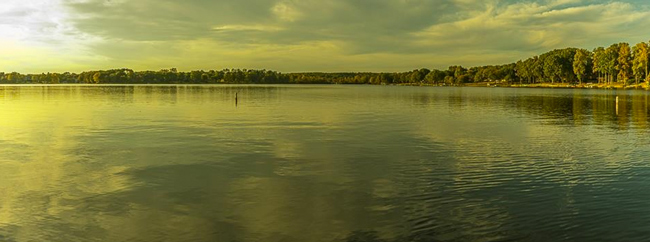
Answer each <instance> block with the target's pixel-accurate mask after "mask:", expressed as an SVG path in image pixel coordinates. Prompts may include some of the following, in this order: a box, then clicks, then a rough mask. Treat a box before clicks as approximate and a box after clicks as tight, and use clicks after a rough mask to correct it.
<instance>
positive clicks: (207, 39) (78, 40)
mask: <svg viewBox="0 0 650 242" xmlns="http://www.w3.org/2000/svg"><path fill="white" fill-rule="evenodd" d="M11 1H15V0H11ZM32 3H44V4H45V3H47V4H50V5H47V4H46V5H45V6H50V7H44V8H43V7H41V8H39V7H37V6H39V5H37V4H33V6H32V5H25V4H22V5H21V4H19V3H18V2H17V1H15V2H14V3H10V4H7V5H6V6H4V7H0V12H1V13H3V14H2V16H1V17H0V29H2V30H7V29H10V31H2V34H0V35H4V36H1V37H0V38H2V40H4V41H7V40H8V39H10V40H13V41H20V40H27V39H29V40H30V41H31V42H33V43H38V45H39V46H41V47H45V46H49V47H50V48H52V51H51V52H53V53H62V52H64V51H62V50H63V49H67V50H74V51H70V53H63V54H61V58H64V57H65V59H67V60H69V62H75V61H77V60H74V58H72V56H73V55H74V56H77V57H78V56H83V57H85V58H86V59H88V58H91V59H93V60H95V61H94V62H92V63H91V62H88V61H84V62H83V63H80V64H79V65H78V66H79V67H81V66H92V67H95V69H99V68H112V67H127V65H128V67H133V68H142V69H157V68H168V67H170V66H177V67H179V68H180V69H183V70H187V69H212V68H231V67H236V68H238V67H242V68H243V67H250V66H255V67H262V68H273V69H277V70H280V71H341V70H359V71H403V70H405V69H413V68H420V67H435V68H445V66H448V65H453V64H461V65H466V66H468V65H483V64H500V63H507V62H514V61H516V60H518V59H521V58H526V57H529V56H532V55H535V54H539V53H542V52H545V51H548V50H550V49H553V48H563V47H569V46H571V47H581V48H589V49H590V48H593V47H596V46H603V45H609V44H611V43H615V42H621V41H627V42H639V41H643V40H647V39H649V38H650V36H647V34H644V33H646V32H645V31H644V29H645V26H647V25H648V24H650V16H649V12H648V11H647V10H648V6H649V4H648V3H646V2H641V1H605V0H542V1H532V0H523V1H521V0H487V1H478V0H436V1H434V0H351V1H349V0H330V1H320V0H302V1H298V0H241V1H211V0H188V1H174V0H137V1H136V0H34V1H32ZM7 6H10V7H7ZM30 6H31V7H30ZM7 9H9V10H7ZM50 9H52V10H50ZM3 23H4V24H3ZM73 52H74V53H73ZM274 60H275V61H274ZM396 60H399V61H400V62H397V61H396ZM280 62H281V63H280ZM40 65H43V66H55V65H56V64H52V65H45V64H40ZM66 65H67V66H70V64H66ZM240 65H243V66H240ZM135 66H137V67H135Z"/></svg>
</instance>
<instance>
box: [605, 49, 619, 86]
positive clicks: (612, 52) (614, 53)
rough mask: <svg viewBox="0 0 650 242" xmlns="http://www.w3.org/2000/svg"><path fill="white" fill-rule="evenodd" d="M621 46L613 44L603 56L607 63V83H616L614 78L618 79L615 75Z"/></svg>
mask: <svg viewBox="0 0 650 242" xmlns="http://www.w3.org/2000/svg"><path fill="white" fill-rule="evenodd" d="M618 45H619V44H613V45H611V46H609V47H608V48H607V49H606V50H605V55H604V56H603V58H604V60H603V62H604V63H605V66H604V68H605V73H606V77H605V78H606V79H607V83H612V82H614V78H615V77H616V75H615V73H616V71H617V66H618V65H617V63H618V61H617V60H618V55H619V51H620V48H619V46H618Z"/></svg>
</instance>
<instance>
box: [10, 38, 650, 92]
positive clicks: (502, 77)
mask: <svg viewBox="0 0 650 242" xmlns="http://www.w3.org/2000/svg"><path fill="white" fill-rule="evenodd" d="M649 52H650V47H649V46H648V44H647V43H639V44H637V45H636V46H634V48H633V49H632V50H630V45H629V44H627V43H618V44H613V45H611V46H609V47H608V48H603V47H598V48H596V49H594V51H593V52H590V51H588V50H584V49H576V48H565V49H556V50H552V51H549V52H546V53H543V54H541V55H539V56H533V57H531V58H528V59H526V60H520V61H517V62H516V63H511V64H505V65H487V66H477V67H471V68H465V67H463V66H459V65H455V66H450V67H449V68H448V69H447V70H438V69H426V68H421V69H415V70H412V71H407V72H395V73H368V72H359V73H354V72H347V73H321V72H310V73H280V72H276V71H270V70H247V69H243V70H242V69H223V70H209V71H203V70H194V71H190V72H179V71H178V70H177V69H176V68H171V69H163V70H160V71H138V72H136V71H133V70H131V69H113V70H101V71H86V72H82V73H79V74H75V73H69V72H65V73H60V74H59V73H47V74H45V73H42V74H27V75H23V74H20V73H16V72H11V73H2V72H0V84H31V83H35V84H38V83H81V84H160V83H167V84H219V83H233V84H240V83H241V84H243V83H247V84H267V83H280V84H282V83H291V84H375V85H391V84H397V85H399V84H418V85H420V84H429V85H443V84H445V85H462V84H466V83H471V82H506V83H514V82H519V83H539V82H551V83H554V82H563V83H565V82H567V83H572V82H586V81H590V80H598V82H601V81H604V82H614V81H616V80H621V81H624V80H629V78H630V77H632V76H634V77H635V80H637V81H638V80H642V79H644V78H645V79H648V78H650V77H649V75H648V64H649V63H648V62H649V61H648V60H649V55H650V53H649Z"/></svg>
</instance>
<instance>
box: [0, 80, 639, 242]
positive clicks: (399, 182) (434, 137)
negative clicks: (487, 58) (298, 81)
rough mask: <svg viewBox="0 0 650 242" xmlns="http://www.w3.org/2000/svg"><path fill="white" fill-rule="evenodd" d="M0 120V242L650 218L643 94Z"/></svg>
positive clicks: (380, 236)
mask: <svg viewBox="0 0 650 242" xmlns="http://www.w3.org/2000/svg"><path fill="white" fill-rule="evenodd" d="M235 93H238V104H237V105H235V100H234V96H235ZM617 97H618V100H619V101H618V104H617V103H616V99H617ZM0 112H2V114H0V117H1V118H0V154H2V155H1V156H0V241H348V242H350V241H355V242H356V241H359V242H361V241H364V242H365V241H384V242H396V241H418V242H420V241H502V240H517V241H520V240H524V241H562V240H565V241H581V240H594V239H595V240H609V241H620V240H632V241H636V240H641V239H644V238H646V237H647V235H646V234H647V231H648V230H647V228H646V224H648V223H649V222H650V207H649V206H647V202H646V201H648V200H649V199H650V191H648V190H647V189H644V186H645V185H647V184H648V182H649V180H648V178H647V177H650V165H649V164H648V162H647V161H648V160H649V159H648V158H647V157H649V156H648V155H649V154H650V148H648V146H647V143H648V142H649V138H648V137H650V136H649V135H648V130H649V129H648V121H649V120H648V93H647V92H644V91H622V90H561V89H560V90H558V89H556V90H551V89H501V88H426V87H381V86H338V85H331V86H299V85H296V86H245V85H241V86H238V85H233V86H228V85H219V86H3V87H0Z"/></svg>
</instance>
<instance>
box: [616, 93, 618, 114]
mask: <svg viewBox="0 0 650 242" xmlns="http://www.w3.org/2000/svg"><path fill="white" fill-rule="evenodd" d="M616 115H618V96H616Z"/></svg>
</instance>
